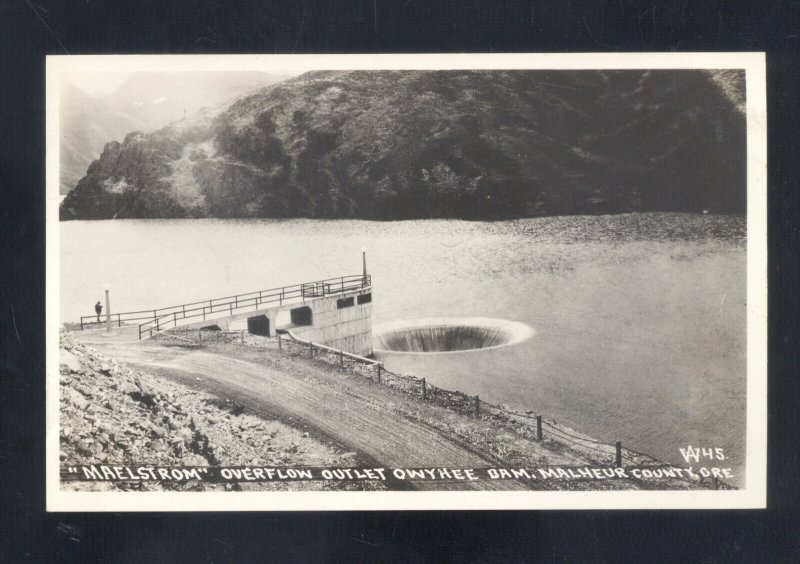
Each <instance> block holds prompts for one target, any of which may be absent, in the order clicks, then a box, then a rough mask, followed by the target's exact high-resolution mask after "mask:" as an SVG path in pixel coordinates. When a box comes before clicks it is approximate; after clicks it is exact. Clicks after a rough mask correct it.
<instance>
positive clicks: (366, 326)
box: [181, 288, 372, 356]
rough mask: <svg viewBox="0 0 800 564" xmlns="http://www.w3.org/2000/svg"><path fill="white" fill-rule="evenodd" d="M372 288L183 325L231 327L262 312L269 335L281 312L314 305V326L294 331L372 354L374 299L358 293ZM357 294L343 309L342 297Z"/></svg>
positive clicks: (327, 342)
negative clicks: (361, 299)
mask: <svg viewBox="0 0 800 564" xmlns="http://www.w3.org/2000/svg"><path fill="white" fill-rule="evenodd" d="M371 293H372V288H364V289H362V290H353V291H350V292H343V293H341V294H333V295H330V296H324V297H320V298H309V299H306V300H304V301H302V300H298V301H295V302H293V303H291V304H284V305H281V306H273V307H268V308H264V309H257V308H254V310H253V311H244V312H241V311H240V312H238V313H234V314H233V315H227V316H226V315H225V312H224V311H223V312H220V313H218V314H217V315H218V317H215V318H210V317H209V319H207V320H202V321H192V322H190V323H184V324H181V326H182V327H189V328H201V327H212V326H216V327H219V328H220V329H223V330H228V329H229V328H230V325H231V323H233V322H234V321H242V320H246V319H248V318H254V317H259V316H264V317H266V318H267V319H268V320H269V321H268V327H269V336H270V337H274V336H275V335H276V332H275V331H276V321H277V317H278V313H280V312H281V311H287V310H292V309H296V308H301V307H309V308H311V317H312V319H311V322H312V325H311V326H302V327H294V328H292V333H294V334H295V335H297V337H298V338H300V339H304V340H311V341H313V342H314V343H319V344H321V345H327V346H329V347H334V348H337V349H342V350H344V351H346V352H350V353H353V354H359V355H362V356H370V355H371V354H372V302H371V301H370V302H367V303H363V304H359V303H358V296H360V295H364V294H371ZM346 298H353V305H352V306H350V307H345V308H342V309H339V308H338V306H337V302H338V300H341V299H346Z"/></svg>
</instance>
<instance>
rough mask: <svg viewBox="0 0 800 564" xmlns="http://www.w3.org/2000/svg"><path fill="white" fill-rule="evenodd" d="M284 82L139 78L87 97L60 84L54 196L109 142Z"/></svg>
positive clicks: (208, 75) (239, 77)
mask: <svg viewBox="0 0 800 564" xmlns="http://www.w3.org/2000/svg"><path fill="white" fill-rule="evenodd" d="M284 78H286V77H284V76H281V75H273V74H267V73H263V72H181V73H164V72H140V73H134V74H132V75H131V76H130V77H129V78H128V79H127V80H125V82H123V83H122V84H121V85H120V86H119V87H117V88H116V89H114V90H113V91H111V92H109V93H107V94H103V95H94V96H93V95H90V94H88V93H87V92H85V91H84V90H83V89H81V88H80V86H81V83H80V81H79V80H76V81H75V82H77V85H76V84H74V83H71V82H65V84H64V87H63V88H62V89H61V112H60V123H61V154H60V157H59V159H60V163H61V172H60V193H61V194H66V193H67V192H69V191H70V190H71V189H72V188H73V187H74V186H75V185H76V184H77V183H78V180H80V179H81V178H83V176H84V175H85V174H86V168H87V167H88V166H89V164H90V163H91V162H92V161H93V160H95V159H96V158H97V156H98V155H99V154H100V152H101V151H102V150H103V147H104V145H105V144H106V143H107V142H109V141H122V139H123V138H124V137H125V135H126V134H127V133H129V132H131V131H137V130H139V131H151V130H154V129H158V128H160V127H164V126H165V125H167V124H169V123H171V122H173V121H175V120H178V119H181V118H183V117H185V116H187V115H188V116H191V115H192V114H194V113H196V112H197V111H199V110H200V109H201V108H203V107H213V106H218V105H220V104H222V103H225V102H230V101H232V100H233V99H234V98H236V97H237V96H240V95H242V94H246V93H248V92H250V91H252V90H255V89H258V88H262V87H264V86H268V85H270V84H274V83H276V82H278V81H280V80H283V79H284Z"/></svg>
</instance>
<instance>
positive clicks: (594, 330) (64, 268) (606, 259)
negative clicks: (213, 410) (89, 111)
mask: <svg viewBox="0 0 800 564" xmlns="http://www.w3.org/2000/svg"><path fill="white" fill-rule="evenodd" d="M60 234H61V237H60V247H61V248H60V260H61V262H60V265H61V267H60V281H59V285H60V289H61V291H60V296H61V302H60V315H61V320H62V321H76V320H77V319H78V317H79V316H81V315H89V314H91V313H92V312H93V304H94V303H95V302H97V301H98V300H103V288H104V284H108V286H109V287H110V289H111V303H112V311H129V310H138V309H152V308H155V307H164V306H170V305H176V304H180V303H185V302H191V301H199V300H204V299H208V298H213V297H222V296H228V295H233V294H237V293H243V292H249V291H253V290H259V289H267V288H271V287H276V286H282V285H288V284H294V283H298V282H302V281H307V280H316V279H322V278H329V277H334V276H340V275H343V274H358V273H359V272H360V271H361V249H362V247H363V248H366V251H367V267H368V270H369V272H370V274H372V277H373V308H374V309H373V312H374V322H375V323H376V324H378V323H389V322H396V321H404V320H408V321H412V322H413V321H414V320H417V319H421V318H436V317H476V318H478V317H482V318H495V319H506V320H511V321H519V322H522V323H524V324H527V325H529V326H530V327H531V328H532V329H533V336H532V337H530V338H528V339H525V340H523V341H521V342H517V343H514V344H512V345H509V346H503V347H498V348H488V349H486V350H481V351H475V352H465V353H456V354H433V355H425V354H407V355H404V354H396V353H392V354H391V355H387V356H386V358H385V359H384V360H385V362H386V364H387V368H389V369H390V370H395V371H404V372H408V373H413V374H417V375H419V376H425V377H426V378H428V381H429V382H431V383H433V384H435V385H437V386H439V387H443V388H449V389H458V390H461V391H464V392H466V393H469V394H479V395H480V397H481V398H483V399H485V400H486V401H489V402H492V403H502V404H505V405H507V406H509V407H512V408H518V409H522V410H528V409H531V410H534V411H536V412H537V413H541V414H543V415H544V416H545V417H547V418H549V419H555V420H556V421H558V422H559V423H564V424H567V425H569V426H572V427H574V428H575V429H577V430H580V431H582V432H586V433H588V434H591V435H593V436H595V437H597V438H600V439H602V440H606V441H615V440H621V441H622V442H623V444H624V445H626V446H630V447H631V448H634V449H637V450H642V451H644V452H648V453H650V454H653V455H655V456H658V457H660V458H662V459H665V460H668V461H671V462H674V463H681V462H682V458H681V456H680V453H679V450H678V449H679V448H681V447H686V446H687V445H692V446H695V447H697V446H699V447H722V448H723V449H724V451H725V454H726V455H727V456H728V457H729V459H728V461H727V464H728V465H729V466H731V467H732V468H733V469H734V472H735V473H736V475H737V479H736V480H735V482H736V483H738V484H739V485H743V484H744V477H743V472H744V452H745V415H746V413H745V408H746V396H745V391H746V366H745V360H746V311H745V295H746V237H745V220H744V218H740V217H730V216H703V215H686V214H627V215H618V216H593V217H588V216H572V217H549V218H536V219H524V220H514V221H502V222H467V221H451V220H417V221H400V222H368V221H350V220H331V221H326V220H285V221H283V220H213V219H199V220H123V221H91V222H89V221H73V222H65V223H62V224H61V225H60Z"/></svg>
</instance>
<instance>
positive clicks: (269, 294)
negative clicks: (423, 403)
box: [81, 274, 372, 339]
mask: <svg viewBox="0 0 800 564" xmlns="http://www.w3.org/2000/svg"><path fill="white" fill-rule="evenodd" d="M371 285H372V277H371V276H370V275H369V274H368V275H366V276H363V275H361V274H352V275H348V276H339V277H338V278H327V279H325V280H317V281H314V282H303V283H301V284H294V285H292V286H282V287H280V288H270V289H268V290H259V291H257V292H248V293H246V294H237V295H235V296H226V297H223V298H214V299H211V300H205V301H202V302H192V303H188V304H181V305H178V306H171V307H166V308H161V309H155V310H152V311H151V312H149V313H150V314H151V315H149V316H147V317H140V318H139V319H140V320H141V319H146V320H147V321H145V322H144V323H142V324H140V325H139V339H143V338H147V337H151V336H152V335H153V333H154V332H159V331H163V330H164V329H171V328H173V327H176V326H177V325H178V322H179V321H182V320H184V319H204V320H205V319H208V318H210V317H214V315H215V314H220V313H227V314H229V315H233V314H235V313H242V312H243V311H246V310H248V309H252V310H257V309H258V308H259V306H261V305H264V304H278V305H282V304H283V303H284V302H290V301H293V300H297V299H299V300H303V299H306V298H316V297H322V296H326V295H330V294H340V293H342V292H348V291H351V290H359V289H363V288H367V287H369V286H371ZM142 313H144V312H131V314H132V315H133V314H135V315H140V314H142ZM117 315H118V316H122V319H123V320H125V319H126V316H127V315H128V314H126V313H121V314H117ZM89 317H90V318H92V319H94V318H96V316H89ZM83 319H84V318H81V322H82V325H81V327H83ZM112 321H113V316H112ZM119 324H120V325H121V324H122V321H119Z"/></svg>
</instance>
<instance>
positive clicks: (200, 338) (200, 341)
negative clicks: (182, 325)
mask: <svg viewBox="0 0 800 564" xmlns="http://www.w3.org/2000/svg"><path fill="white" fill-rule="evenodd" d="M197 344H198V345H202V344H203V330H202V329H198V330H197Z"/></svg>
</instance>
